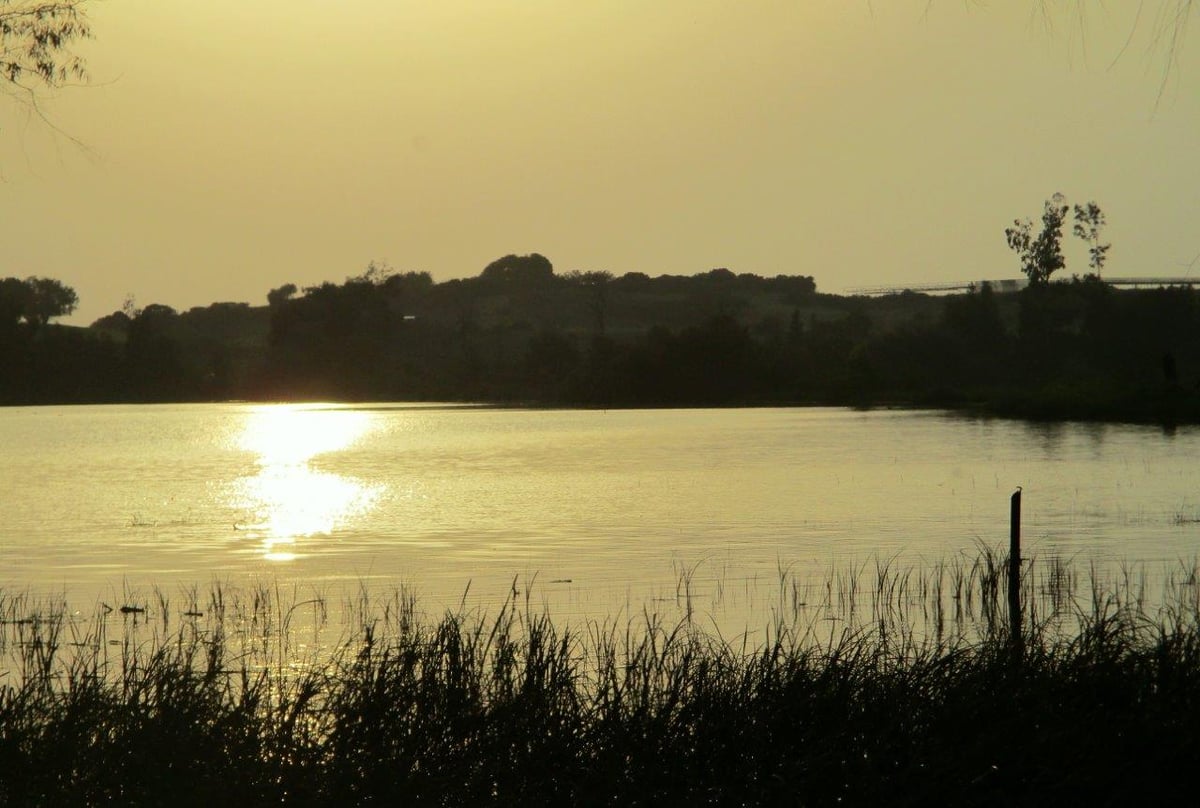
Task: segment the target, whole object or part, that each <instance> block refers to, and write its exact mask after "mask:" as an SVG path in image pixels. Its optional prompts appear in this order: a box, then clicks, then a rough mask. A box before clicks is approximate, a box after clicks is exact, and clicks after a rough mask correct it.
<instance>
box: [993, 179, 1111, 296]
mask: <svg viewBox="0 0 1200 808" xmlns="http://www.w3.org/2000/svg"><path fill="white" fill-rule="evenodd" d="M1070 210H1071V208H1070V207H1069V206H1068V205H1067V204H1066V200H1065V199H1064V197H1063V195H1062V194H1055V195H1054V196H1052V197H1050V198H1049V199H1047V200H1046V207H1045V210H1044V211H1043V212H1042V230H1041V232H1040V233H1038V234H1037V235H1036V236H1035V235H1034V234H1033V222H1031V221H1030V220H1029V219H1017V220H1015V221H1014V222H1013V226H1012V227H1010V228H1008V229H1007V230H1005V231H1004V235H1005V237H1006V238H1007V239H1008V246H1009V247H1010V248H1012V250H1013V251H1014V252H1016V254H1017V256H1018V257H1019V258H1020V259H1021V271H1022V272H1024V273H1025V275H1026V276H1027V277H1028V278H1029V283H1030V285H1033V286H1038V285H1041V284H1045V283H1049V282H1050V276H1051V275H1052V274H1053V273H1054V271H1055V270H1058V269H1062V268H1063V267H1064V266H1066V260H1065V259H1064V258H1063V254H1062V229H1063V222H1065V221H1066V219H1067V213H1068V212H1070ZM1106 249H1107V248H1106Z"/></svg>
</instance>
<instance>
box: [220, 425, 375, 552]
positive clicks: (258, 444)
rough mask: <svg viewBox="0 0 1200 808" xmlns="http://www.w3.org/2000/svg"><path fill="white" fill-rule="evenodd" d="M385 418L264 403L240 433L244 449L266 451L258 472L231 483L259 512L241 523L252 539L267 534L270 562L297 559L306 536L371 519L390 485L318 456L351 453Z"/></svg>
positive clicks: (237, 496)
mask: <svg viewBox="0 0 1200 808" xmlns="http://www.w3.org/2000/svg"><path fill="white" fill-rule="evenodd" d="M376 421H377V416H376V415H375V414H374V413H371V412H366V411H357V410H352V409H344V408H334V407H328V406H319V407H314V406H312V405H309V406H301V405H277V406H264V407H258V408H256V409H255V410H254V411H253V412H252V413H251V414H250V417H249V418H248V419H246V421H245V425H244V427H243V428H242V431H241V432H240V434H238V435H237V436H236V439H235V444H236V447H237V448H241V449H245V450H248V451H251V452H254V453H255V454H256V455H257V456H258V463H259V469H258V473H257V474H256V475H254V476H252V477H242V478H240V479H238V480H236V481H235V482H234V484H233V485H232V486H231V488H232V491H231V494H230V497H229V502H230V504H231V505H232V506H233V507H234V508H237V509H240V510H245V511H246V512H248V513H251V514H253V517H252V521H250V522H248V523H246V524H241V525H236V528H237V529H238V530H240V531H244V532H245V533H246V534H247V536H248V537H261V546H260V550H261V554H262V557H263V558H264V559H266V560H268V561H273V562H287V561H295V560H296V559H297V558H299V557H300V555H301V554H303V553H304V548H303V546H302V544H301V540H302V539H304V538H305V537H311V536H316V535H328V534H331V533H333V532H334V531H335V530H336V529H337V528H338V527H339V526H341V525H342V524H344V523H346V522H347V521H352V520H363V519H365V518H367V513H368V512H369V511H370V509H371V507H372V506H373V505H374V503H375V501H376V499H377V498H378V496H379V493H380V490H381V488H382V485H381V484H379V483H371V482H368V481H364V480H358V479H355V478H353V477H347V476H343V475H340V474H333V473H330V472H327V471H317V470H314V469H313V468H312V466H311V464H312V462H313V460H314V459H315V458H317V457H319V456H321V455H324V454H329V453H333V452H345V451H348V450H350V449H352V447H354V445H355V444H357V443H358V442H359V441H362V440H364V439H367V438H368V437H369V436H370V434H371V432H372V431H373V430H374V428H375V427H376V426H377V424H376Z"/></svg>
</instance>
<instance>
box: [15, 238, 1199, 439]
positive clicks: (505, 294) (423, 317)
mask: <svg viewBox="0 0 1200 808" xmlns="http://www.w3.org/2000/svg"><path fill="white" fill-rule="evenodd" d="M267 298H268V305H266V306H250V305H248V304H245V303H215V304H213V305H211V306H206V307H197V308H193V309H190V310H189V311H186V312H182V313H180V312H176V311H174V310H173V309H171V308H169V307H167V306H162V305H150V306H147V307H145V308H144V309H142V310H140V311H130V312H116V313H114V314H112V315H109V316H107V317H104V318H101V319H100V320H98V321H97V322H96V323H94V324H93V325H92V326H91V327H90V328H89V329H75V328H68V327H62V326H55V325H52V324H49V325H48V324H45V323H44V322H42V321H38V320H36V319H34V320H33V321H32V322H25V323H22V322H19V321H17V320H15V319H13V320H12V321H11V322H9V321H8V320H4V321H3V322H0V402H3V403H10V404H15V403H50V402H76V401H79V402H82V401H198V400H221V399H230V398H236V399H260V400H312V399H324V400H329V399H334V400H465V401H481V402H495V403H520V404H531V405H564V406H606V407H609V406H699V405H706V406H707V405H719V406H730V405H758V404H854V405H881V404H889V405H890V404H902V405H919V406H945V407H959V408H970V409H976V410H979V411H985V412H996V413H1007V414H1018V415H1023V416H1036V417H1054V418H1061V417H1085V418H1120V419H1134V420H1153V421H1164V422H1171V421H1178V420H1186V421H1195V420H1200V402H1198V401H1197V396H1198V393H1197V388H1198V387H1200V305H1198V298H1197V295H1196V293H1195V292H1193V291H1192V290H1190V289H1186V288H1166V289H1146V290H1137V291H1119V290H1117V289H1114V288H1112V287H1111V286H1108V285H1107V284H1105V283H1103V282H1102V281H1100V280H1099V279H1097V278H1093V277H1089V278H1086V279H1082V280H1081V279H1074V280H1071V281H1068V282H1065V283H1053V284H1042V285H1039V286H1031V287H1029V288H1026V289H1023V290H1021V291H1019V292H1007V293H997V292H993V291H992V290H991V289H990V288H989V287H986V286H984V287H982V288H980V289H979V290H976V291H973V292H972V293H970V294H965V295H964V294H960V295H947V296H943V297H933V296H929V295H924V294H916V293H911V292H906V293H903V294H898V295H889V296H885V297H878V298H868V297H842V296H835V295H825V294H821V293H819V292H818V291H817V289H816V285H815V283H814V282H813V279H812V278H810V277H804V276H778V277H774V278H763V277H759V276H755V275H749V274H741V275H738V274H734V273H733V272H730V271H729V270H725V269H715V270H712V271H710V272H707V273H704V274H701V275H697V276H694V277H675V276H662V277H654V278H652V277H649V276H647V275H643V274H641V273H629V274H626V275H623V276H620V277H614V276H612V275H609V274H607V273H597V272H591V273H578V272H572V273H567V274H564V275H558V274H555V273H554V270H553V267H552V266H551V264H550V262H549V261H548V260H546V259H545V258H544V257H542V256H540V255H537V254H534V255H529V256H505V257H503V258H501V259H498V260H497V261H495V262H493V263H492V264H490V265H489V266H488V267H485V268H484V270H483V272H481V273H480V275H478V276H477V277H474V278H468V279H461V280H452V281H446V282H443V283H434V282H433V280H432V279H431V278H430V276H429V275H428V274H425V273H411V272H410V273H399V274H398V273H391V272H388V271H384V270H380V269H379V268H376V267H370V268H368V270H367V271H366V272H365V273H363V274H362V275H358V276H355V277H351V278H348V279H347V280H346V281H345V282H343V283H340V284H339V283H323V284H320V285H317V286H312V287H308V288H305V289H297V288H296V287H295V286H294V285H291V284H285V285H283V286H280V287H279V288H277V289H273V290H270V292H269V293H268V294H267ZM0 319H2V318H0Z"/></svg>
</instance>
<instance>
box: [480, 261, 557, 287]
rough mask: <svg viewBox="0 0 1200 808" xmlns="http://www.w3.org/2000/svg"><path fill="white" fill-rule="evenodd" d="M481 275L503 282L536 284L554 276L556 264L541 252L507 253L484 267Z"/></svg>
mask: <svg viewBox="0 0 1200 808" xmlns="http://www.w3.org/2000/svg"><path fill="white" fill-rule="evenodd" d="M479 277H480V278H483V279H484V280H488V281H497V282H501V283H508V284H521V285H535V284H538V283H543V282H546V281H549V280H550V279H551V278H553V277H554V265H553V264H551V263H550V259H548V258H546V256H544V255H541V254H540V253H532V254H530V255H506V256H504V257H503V258H497V259H496V260H495V261H493V262H492V263H490V264H488V265H487V266H486V267H484V268H483V272H482V273H480V275H479Z"/></svg>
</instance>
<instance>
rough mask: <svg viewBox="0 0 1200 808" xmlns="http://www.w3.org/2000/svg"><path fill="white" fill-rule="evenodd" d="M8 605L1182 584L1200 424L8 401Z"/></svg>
mask: <svg viewBox="0 0 1200 808" xmlns="http://www.w3.org/2000/svg"><path fill="white" fill-rule="evenodd" d="M0 446H3V459H4V463H3V468H2V469H0V511H2V513H3V525H2V527H0V531H2V539H3V540H2V544H0V563H2V566H0V588H3V589H5V590H7V591H9V592H12V591H30V592H33V593H35V594H47V595H49V594H54V593H66V595H67V596H68V598H69V599H70V600H71V601H72V602H73V603H76V602H81V601H86V600H95V599H102V600H104V601H105V602H108V603H115V602H118V601H120V602H124V601H126V600H129V599H131V598H132V599H136V598H139V597H140V598H145V597H146V593H147V592H148V591H149V590H150V588H152V587H159V588H160V589H162V590H164V591H166V592H178V591H180V590H186V589H187V588H188V587H189V586H198V587H200V588H201V589H203V588H205V587H207V586H209V585H210V584H211V583H212V582H214V581H217V582H222V583H228V584H230V585H233V586H242V585H254V584H262V583H264V582H266V583H268V584H269V585H272V586H275V585H278V586H281V587H283V588H285V589H289V590H290V591H295V592H297V593H301V594H303V593H306V592H308V591H310V590H311V591H314V592H319V593H323V594H331V593H332V594H335V595H336V594H346V593H350V594H352V593H354V592H356V591H358V590H359V589H361V588H365V589H366V590H368V591H370V592H384V591H388V590H391V589H394V588H395V587H397V586H405V587H408V588H410V589H411V590H412V591H413V592H415V593H416V594H417V596H418V598H419V601H420V602H421V604H422V605H423V606H424V607H426V608H436V609H440V608H443V607H447V606H454V605H456V604H458V603H460V602H462V601H463V600H464V599H465V601H466V602H468V603H469V604H471V605H482V606H484V607H491V606H492V605H494V604H495V603H497V602H498V601H499V600H500V599H502V598H503V597H504V596H505V594H507V593H509V592H511V591H512V590H513V588H514V587H515V588H516V589H518V590H519V591H522V592H524V591H525V589H526V588H527V587H528V586H530V584H531V582H532V586H533V588H532V597H533V598H534V599H536V601H537V602H538V603H539V604H541V603H545V604H547V605H548V606H549V607H550V608H551V610H552V612H553V613H555V614H557V615H563V616H567V617H572V616H583V617H588V618H597V617H599V618H603V617H606V616H609V617H611V616H618V615H620V614H633V615H637V614H640V613H641V612H642V610H643V609H644V608H647V604H649V605H650V606H649V608H651V609H653V608H657V606H655V604H665V605H666V606H665V607H664V608H669V607H670V606H671V604H672V603H676V602H677V601H678V595H679V589H680V586H681V581H686V582H687V584H688V587H689V588H690V589H694V592H693V594H695V596H696V597H697V598H698V599H699V600H701V601H703V606H704V608H705V609H708V610H713V611H726V612H732V613H735V614H736V615H738V617H739V619H741V618H745V619H747V620H750V621H753V620H755V619H758V616H759V614H758V613H759V612H760V611H762V612H765V611H767V610H769V609H770V608H771V606H770V604H771V603H772V592H773V591H774V589H775V588H777V586H778V581H779V579H780V575H781V571H782V570H792V571H797V570H798V571H804V572H806V573H807V572H811V573H813V574H815V575H828V574H829V573H830V571H831V570H834V569H838V568H840V567H841V566H843V565H850V566H851V567H853V566H854V565H863V564H868V563H874V560H875V559H883V560H885V561H887V560H889V559H895V560H894V561H893V563H895V564H929V563H934V562H936V561H937V560H938V559H945V558H949V557H963V556H968V557H972V556H974V555H975V554H976V552H977V549H978V547H979V545H980V544H985V545H989V546H993V547H1005V548H1006V543H1007V537H1008V513H1009V496H1010V494H1011V493H1012V492H1013V491H1014V490H1015V489H1016V488H1017V487H1018V486H1021V487H1023V490H1024V494H1023V496H1024V536H1025V546H1026V548H1027V549H1026V554H1027V555H1029V554H1033V555H1038V556H1042V557H1047V556H1064V557H1067V558H1069V559H1072V560H1075V561H1077V562H1082V563H1083V564H1084V565H1089V564H1100V565H1109V566H1113V565H1116V566H1121V565H1126V566H1127V565H1130V564H1136V565H1145V566H1147V567H1151V568H1157V566H1168V565H1171V564H1175V563H1177V562H1178V561H1179V560H1188V559H1192V558H1194V557H1195V555H1196V553H1197V548H1198V547H1200V464H1198V463H1197V462H1196V459H1197V458H1198V457H1200V430H1198V429H1196V428H1192V427H1185V428H1180V429H1178V430H1174V431H1164V430H1163V429H1161V428H1155V427H1148V426H1130V425H1111V424H1076V423H1066V424H1042V423H1026V422H1021V421H1010V420H999V419H981V418H973V417H965V416H961V415H956V414H948V413H943V412H930V411H866V412H859V411H852V410H845V409H740V410H735V409H727V410H704V409H697V410H640V411H633V410H612V411H600V410H569V411H556V410H517V409H493V408H484V407H464V406H452V405H445V406H439V405H421V406H416V405H391V404H378V405H331V404H304V405H292V404H279V405H258V404H240V403H228V404H195V405H162V406H82V407H37V408H10V409H0Z"/></svg>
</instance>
